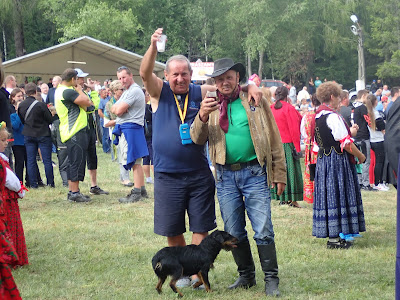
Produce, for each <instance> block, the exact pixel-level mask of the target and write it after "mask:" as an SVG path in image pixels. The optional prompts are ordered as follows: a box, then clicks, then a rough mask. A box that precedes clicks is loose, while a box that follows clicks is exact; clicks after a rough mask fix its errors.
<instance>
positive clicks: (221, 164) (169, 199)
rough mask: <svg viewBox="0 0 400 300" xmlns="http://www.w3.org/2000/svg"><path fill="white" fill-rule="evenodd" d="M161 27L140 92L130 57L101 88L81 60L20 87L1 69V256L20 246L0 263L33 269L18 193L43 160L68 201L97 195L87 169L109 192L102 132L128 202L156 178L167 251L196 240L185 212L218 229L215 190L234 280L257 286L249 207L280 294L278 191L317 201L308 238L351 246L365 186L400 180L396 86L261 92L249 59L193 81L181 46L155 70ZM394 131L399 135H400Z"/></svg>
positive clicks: (381, 187)
mask: <svg viewBox="0 0 400 300" xmlns="http://www.w3.org/2000/svg"><path fill="white" fill-rule="evenodd" d="M162 31H163V30H162V28H159V29H157V30H156V31H155V32H154V33H153V35H152V36H151V43H150V46H149V48H148V50H147V52H146V54H145V55H144V57H143V59H142V63H141V66H140V76H141V78H142V81H143V84H144V86H143V87H140V86H139V85H138V84H137V83H135V81H134V79H133V74H132V71H131V70H130V69H129V68H128V67H125V66H121V67H119V68H118V69H117V70H116V77H117V78H118V79H117V80H107V81H105V82H104V85H103V86H100V84H99V82H96V81H93V80H91V79H90V78H88V75H89V74H88V73H85V72H84V71H83V70H81V69H72V68H68V69H66V70H64V71H63V73H62V74H61V76H55V77H54V78H53V80H52V82H51V85H49V84H47V83H40V84H38V85H36V84H35V83H32V82H31V83H27V84H20V85H18V86H17V82H16V80H15V78H14V76H7V77H6V78H4V74H3V73H1V77H0V79H1V82H0V84H2V83H3V81H4V87H2V88H1V89H0V103H1V105H2V106H1V110H0V112H1V116H0V117H1V120H0V121H3V123H2V128H1V129H0V152H2V153H1V157H0V162H1V165H0V189H1V194H0V196H1V201H0V204H1V205H0V216H1V218H0V221H1V222H0V243H2V244H4V247H2V248H1V247H0V251H3V249H4V251H3V253H9V254H10V253H14V252H15V253H16V255H14V256H12V255H9V258H10V260H7V259H5V257H7V256H1V255H0V259H1V260H0V268H4V270H9V268H10V267H15V266H16V265H19V266H22V265H25V264H28V258H27V251H26V245H25V239H24V233H23V228H22V222H21V218H20V215H19V208H18V199H19V198H22V197H23V196H24V195H25V191H26V190H27V189H26V187H28V188H33V189H36V188H39V187H42V186H45V185H44V183H43V181H42V179H41V175H40V171H39V168H38V165H37V161H38V160H39V161H42V162H43V164H44V170H45V176H46V185H47V186H48V187H50V188H54V187H55V183H54V182H55V181H54V173H53V167H54V165H55V164H54V162H53V161H52V153H53V152H56V153H57V158H58V169H59V172H60V176H61V179H62V183H63V185H64V186H65V187H68V193H67V200H69V201H71V202H77V203H81V202H89V201H91V198H90V196H88V195H85V194H83V193H81V191H80V188H79V184H80V182H81V181H83V180H84V178H85V171H86V168H87V169H88V173H89V177H90V186H91V187H90V190H89V193H90V194H91V195H108V194H109V193H108V192H107V191H105V190H103V189H102V188H100V187H99V186H98V183H97V167H98V161H97V153H96V144H97V143H98V142H100V140H101V143H102V150H103V151H104V152H106V153H110V156H111V160H113V161H116V162H117V163H118V167H119V170H120V181H121V184H122V185H123V186H127V187H132V190H131V191H130V193H129V194H128V195H127V196H126V197H123V198H120V199H119V202H120V203H134V202H137V201H140V200H141V199H143V198H147V197H148V193H147V191H146V187H145V184H146V183H148V184H152V183H154V232H155V233H156V234H158V235H162V236H165V237H167V244H168V246H171V247H172V246H185V245H186V241H185V238H184V235H183V233H184V232H186V222H185V219H186V215H187V216H188V219H189V230H190V231H191V232H193V235H192V240H191V243H193V244H199V243H200V242H201V241H202V240H203V239H204V238H205V237H206V236H207V235H208V232H209V231H211V230H213V229H215V228H216V227H217V223H216V214H215V201H214V196H215V194H216V195H217V198H218V201H219V207H220V210H221V215H222V219H223V223H224V229H225V231H227V232H229V233H230V234H232V235H233V236H235V237H236V238H237V239H238V240H239V242H238V244H237V247H236V248H234V250H233V251H232V253H233V258H234V261H235V263H236V265H237V270H238V273H239V276H238V279H237V280H236V281H235V282H234V283H233V284H232V285H230V286H229V289H236V288H249V287H251V286H254V285H255V284H256V280H255V278H256V276H255V272H256V271H255V270H256V268H255V263H254V260H253V256H252V252H251V247H250V242H249V238H248V233H247V231H246V229H245V228H246V214H247V216H248V218H249V220H250V222H251V226H252V229H253V231H254V236H253V239H254V240H255V242H256V245H257V250H258V256H259V260H260V264H261V269H262V271H263V273H264V281H265V293H266V295H272V296H279V294H280V292H279V277H278V259H277V252H276V247H275V241H274V229H273V223H272V219H271V200H277V201H279V204H280V205H289V206H290V207H294V208H295V209H297V208H301V207H302V206H301V205H300V204H299V202H301V201H303V200H304V201H306V202H308V203H313V226H312V231H311V232H312V235H313V236H315V237H317V238H327V239H328V240H327V248H328V249H338V248H339V249H347V248H349V247H351V246H352V245H353V244H354V243H353V242H354V238H355V237H358V236H360V233H361V232H364V231H365V230H366V227H365V220H364V210H363V204H362V196H361V191H362V190H363V191H367V192H369V191H387V190H388V186H387V184H388V183H393V184H395V182H394V176H393V174H394V173H393V171H394V170H395V167H394V166H393V164H392V163H391V162H390V160H389V157H388V156H387V155H386V152H385V147H384V142H385V141H386V140H387V139H386V135H385V129H386V130H387V128H390V127H394V126H393V122H395V120H397V118H398V114H399V113H398V111H399V109H398V106H399V105H398V104H399V103H400V102H399V101H396V99H397V98H398V97H399V88H397V87H393V88H392V89H391V91H389V92H387V90H388V89H387V87H386V88H385V86H382V90H381V89H380V88H379V87H378V86H377V88H376V90H375V91H372V88H371V91H367V90H360V91H358V94H357V100H356V101H355V102H354V103H350V101H349V93H348V92H347V91H346V90H343V89H342V88H341V86H340V85H339V84H337V83H335V82H333V81H327V80H324V82H322V81H320V80H319V78H318V77H316V80H315V81H313V80H312V79H311V80H310V82H309V88H308V89H307V88H306V87H304V88H302V89H301V91H300V92H299V93H298V94H296V89H295V87H294V86H293V85H290V84H289V85H286V86H281V87H272V88H269V89H267V88H261V89H260V88H258V85H259V82H260V80H257V77H256V76H252V77H251V81H250V82H248V83H246V82H245V77H246V71H245V67H244V66H243V65H242V64H241V63H234V61H233V60H232V59H230V58H221V59H219V60H216V61H215V63H214V70H213V73H212V74H208V76H209V77H210V82H208V84H204V85H196V84H193V83H191V74H192V70H191V66H190V62H189V61H188V59H187V58H186V57H185V56H182V55H175V56H172V57H171V58H169V59H168V61H167V63H166V68H165V71H164V78H159V77H158V76H157V75H156V74H155V73H153V69H154V65H155V61H156V58H157V46H156V44H157V41H158V40H159V39H160V36H161V35H162ZM385 97H387V99H385ZM96 114H98V115H99V117H100V121H99V122H98V121H97V118H96ZM99 128H100V132H101V137H99V134H98V132H99V130H98V129H99ZM388 134H389V136H390V137H391V138H392V139H394V138H395V136H396V134H398V133H397V132H395V130H394V129H393V130H391V131H389V133H388ZM9 141H12V142H9ZM206 149H207V150H206ZM303 150H304V151H303ZM206 151H208V153H207V152H206ZM303 152H304V155H303V154H302V153H303ZM302 157H304V163H305V168H304V173H303V172H302V167H301V161H302V160H301V158H302ZM13 158H14V159H13ZM13 161H14V162H15V163H14V164H13ZM210 165H212V168H210ZM24 168H26V172H25V186H26V187H25V186H24V185H23V184H22V183H23V182H24ZM130 170H133V182H132V181H131V180H130V175H129V171H130ZM150 170H153V173H154V181H153V179H152V177H151V176H150ZM211 170H215V174H214V176H213V173H212V171H211ZM13 171H14V172H15V174H14V173H13ZM11 257H14V260H11ZM4 259H5V260H4ZM2 260H4V262H3V261H2ZM1 274H3V273H1ZM200 280H201V278H198V277H197V276H196V275H193V276H192V277H191V278H189V277H182V278H181V279H180V280H179V281H178V283H177V286H178V287H182V286H196V287H197V288H201V287H202V285H199V284H198V283H199V281H200ZM198 286H199V287H198ZM15 290H16V289H13V290H12V291H15ZM16 291H18V290H16Z"/></svg>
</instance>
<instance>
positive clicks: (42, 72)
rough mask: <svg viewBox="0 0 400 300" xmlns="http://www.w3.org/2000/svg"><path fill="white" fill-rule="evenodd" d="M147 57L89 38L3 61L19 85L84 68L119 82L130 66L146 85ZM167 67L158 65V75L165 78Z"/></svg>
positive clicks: (156, 71) (95, 77)
mask: <svg viewBox="0 0 400 300" xmlns="http://www.w3.org/2000/svg"><path fill="white" fill-rule="evenodd" d="M142 59H143V56H141V55H138V54H135V53H133V52H130V51H127V50H124V49H121V48H118V47H115V46H112V45H110V44H107V43H104V42H102V41H99V40H96V39H94V38H91V37H88V36H82V37H80V38H77V39H75V40H71V41H68V42H65V43H63V44H59V45H56V46H53V47H50V48H47V49H43V50H40V51H37V52H34V53H30V54H27V55H24V56H21V57H18V58H15V59H11V60H8V61H5V62H3V69H4V72H5V73H6V75H14V76H15V77H16V79H17V83H22V82H23V81H24V80H25V76H40V77H42V80H43V81H44V82H47V81H48V79H49V78H50V77H53V76H55V75H61V73H62V72H63V71H64V70H65V69H67V68H80V69H82V70H83V71H84V72H86V73H89V76H88V77H90V78H92V79H96V80H100V81H101V82H102V81H103V80H105V79H110V78H112V79H117V75H116V74H117V69H118V67H120V66H127V67H129V68H130V69H131V71H132V73H133V77H134V80H135V82H136V83H138V84H139V85H142V80H141V78H140V76H139V67H140V64H141V62H142ZM164 69H165V64H163V63H160V62H156V63H155V66H154V73H156V74H157V76H159V77H160V78H163V77H164V73H163V71H164Z"/></svg>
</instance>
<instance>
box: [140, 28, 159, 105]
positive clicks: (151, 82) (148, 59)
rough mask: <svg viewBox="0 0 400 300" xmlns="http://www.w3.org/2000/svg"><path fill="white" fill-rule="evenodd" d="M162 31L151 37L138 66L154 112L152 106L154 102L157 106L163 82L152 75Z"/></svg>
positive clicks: (157, 31)
mask: <svg viewBox="0 0 400 300" xmlns="http://www.w3.org/2000/svg"><path fill="white" fill-rule="evenodd" d="M162 30H163V29H162V28H158V29H157V30H156V31H155V32H154V33H153V35H152V36H151V42H150V47H149V49H147V51H146V54H145V55H144V57H143V59H142V63H141V65H140V77H142V80H143V84H144V87H145V88H146V90H147V92H148V93H149V95H150V97H151V101H152V107H153V110H155V108H154V106H153V103H154V102H155V103H156V106H158V100H159V99H160V94H161V89H162V86H163V81H162V80H161V79H160V78H158V77H157V75H156V74H154V73H153V69H154V65H155V62H156V57H157V41H158V39H159V38H160V36H161V34H162Z"/></svg>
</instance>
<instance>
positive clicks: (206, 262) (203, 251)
mask: <svg viewBox="0 0 400 300" xmlns="http://www.w3.org/2000/svg"><path fill="white" fill-rule="evenodd" d="M237 242H238V240H237V238H235V237H234V236H232V235H230V234H229V233H227V232H225V231H220V230H215V231H214V232H213V233H211V234H210V235H209V236H207V237H206V238H204V240H202V242H201V243H200V245H188V246H185V247H165V248H163V249H161V250H160V251H158V252H157V253H156V255H154V257H153V260H152V264H153V270H154V272H155V273H156V275H157V276H158V283H157V286H156V290H157V292H158V293H159V294H160V293H161V289H162V286H163V284H164V282H165V280H166V279H167V277H168V276H171V281H170V283H169V286H170V287H171V289H172V290H173V291H174V292H175V293H178V294H179V296H181V297H182V296H183V294H182V293H181V292H180V291H179V290H178V288H177V287H176V282H177V281H178V279H179V278H180V277H182V276H191V275H195V274H197V275H198V276H199V279H200V280H199V281H198V282H197V283H196V285H195V286H194V287H198V286H200V285H201V284H202V283H204V287H205V289H206V291H207V292H210V291H211V289H210V282H209V281H208V272H209V271H210V268H211V265H212V264H213V262H214V260H215V259H216V258H217V255H218V254H219V252H220V251H221V249H224V250H226V251H229V250H232V248H234V247H235V246H236V243H237Z"/></svg>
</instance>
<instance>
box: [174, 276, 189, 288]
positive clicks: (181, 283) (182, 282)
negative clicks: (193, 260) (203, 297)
mask: <svg viewBox="0 0 400 300" xmlns="http://www.w3.org/2000/svg"><path fill="white" fill-rule="evenodd" d="M191 285H192V281H191V280H190V277H186V276H185V277H181V278H179V279H178V281H177V282H176V287H179V288H183V287H189V286H191Z"/></svg>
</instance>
